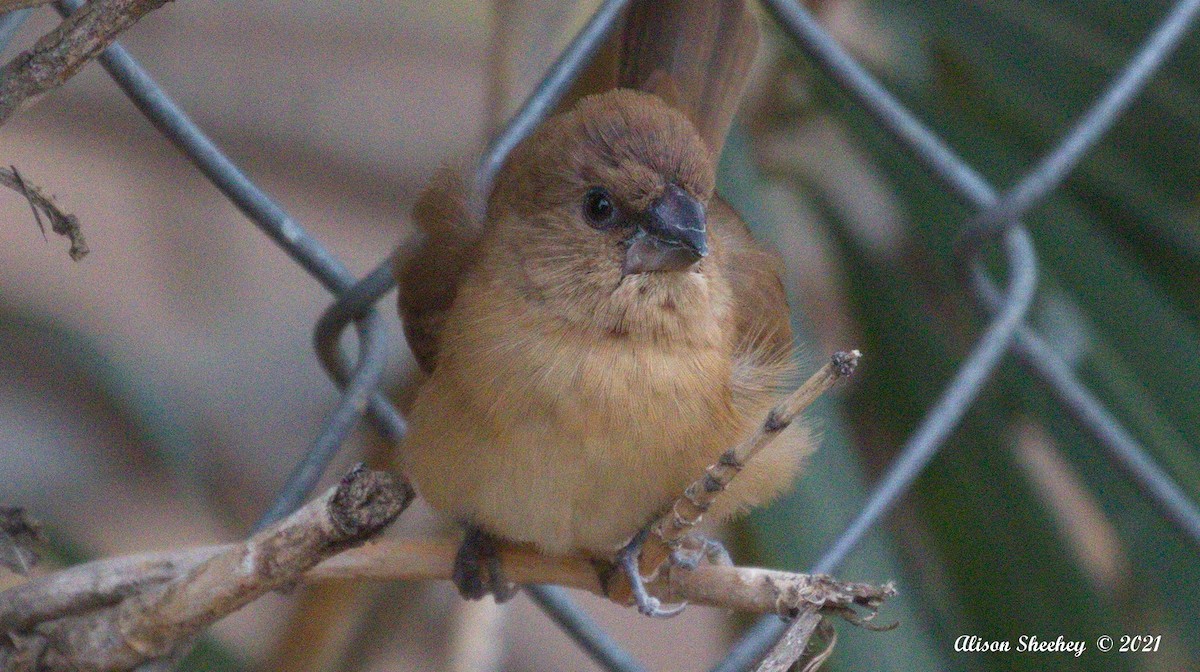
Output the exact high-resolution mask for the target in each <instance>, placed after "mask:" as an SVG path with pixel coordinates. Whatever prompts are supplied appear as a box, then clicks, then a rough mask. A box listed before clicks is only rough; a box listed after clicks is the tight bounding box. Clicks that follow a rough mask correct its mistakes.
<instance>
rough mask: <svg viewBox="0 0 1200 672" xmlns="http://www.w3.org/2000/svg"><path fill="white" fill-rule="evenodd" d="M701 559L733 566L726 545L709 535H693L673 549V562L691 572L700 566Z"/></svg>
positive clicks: (711, 563) (713, 563)
mask: <svg viewBox="0 0 1200 672" xmlns="http://www.w3.org/2000/svg"><path fill="white" fill-rule="evenodd" d="M701 560H708V563H709V564H710V565H723V566H727V567H728V566H732V565H733V558H731V557H729V551H727V550H725V546H724V545H723V544H722V543H721V542H719V541H717V540H715V539H709V538H708V537H702V536H699V535H691V536H689V537H687V538H686V539H685V540H684V542H683V544H681V545H680V546H678V547H677V548H675V549H674V550H673V551H671V564H673V565H675V566H677V567H681V568H683V569H686V570H688V571H689V572H690V571H692V570H693V569H695V568H697V567H699V566H700V561H701Z"/></svg>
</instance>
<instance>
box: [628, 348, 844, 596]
mask: <svg viewBox="0 0 1200 672" xmlns="http://www.w3.org/2000/svg"><path fill="white" fill-rule="evenodd" d="M861 356H862V354H861V353H860V352H859V351H858V350H851V351H849V352H837V353H835V354H834V355H833V357H831V358H830V361H829V362H828V363H826V364H825V366H823V367H821V369H820V370H818V371H817V372H816V373H814V374H813V375H812V376H811V377H810V378H809V379H808V380H807V381H805V383H804V384H803V385H801V386H800V387H799V388H797V389H796V391H794V392H792V393H791V394H790V395H788V396H787V398H785V399H784V400H783V401H781V402H779V404H777V405H776V406H775V407H774V408H772V409H771V411H770V412H769V413H767V417H766V418H765V419H764V420H763V422H762V424H761V425H760V426H759V428H758V430H757V431H755V433H754V434H753V435H752V436H751V437H750V438H748V439H746V440H745V441H743V442H742V443H740V444H738V445H737V446H735V447H733V448H730V449H729V450H727V451H725V452H724V453H723V454H722V455H721V457H720V458H719V459H718V460H717V462H716V464H713V465H712V466H710V467H709V468H708V469H707V470H706V471H705V473H704V475H703V476H702V477H701V478H699V479H697V480H696V481H694V482H693V483H692V484H691V485H689V486H688V487H687V489H686V490H685V491H684V493H683V495H682V496H681V497H679V498H678V499H676V500H675V502H674V503H673V504H672V505H671V508H670V509H669V510H668V511H667V513H665V514H663V516H662V517H661V518H659V520H658V521H657V522H656V523H654V524H653V525H652V526H651V528H650V529H651V530H652V531H653V534H650V535H648V536H647V537H646V542H645V544H644V545H643V546H642V554H641V561H640V566H641V572H642V575H643V576H648V577H654V576H655V575H656V574H657V573H658V571H659V568H660V567H662V565H663V563H665V562H666V561H667V560H668V558H670V555H671V551H672V550H674V549H675V548H677V547H678V546H679V544H680V543H681V542H682V541H683V539H684V538H685V537H686V536H687V535H688V534H689V533H690V532H691V531H692V529H693V528H694V527H695V526H696V525H697V524H699V523H700V521H701V519H702V518H703V517H704V513H705V512H706V511H708V509H709V507H710V506H711V505H712V503H713V502H714V501H716V498H717V497H718V496H719V495H720V494H721V493H722V492H724V491H725V488H727V487H728V486H729V483H730V482H732V481H733V479H734V477H736V476H737V474H738V472H739V471H741V470H742V468H743V467H744V466H745V465H746V463H747V462H748V461H749V460H751V459H753V458H754V456H755V455H757V454H758V453H759V452H760V451H761V450H762V449H763V448H765V447H767V446H768V445H770V443H771V442H772V441H774V440H775V438H776V437H777V436H779V434H780V433H781V432H783V430H784V429H787V427H788V426H789V425H790V424H791V423H792V421H793V420H795V419H796V416H798V415H800V413H802V412H804V410H805V409H806V408H808V407H809V406H811V405H812V403H813V402H814V401H816V400H817V399H818V398H819V397H820V396H821V395H822V394H824V393H825V392H826V391H827V390H829V389H830V388H831V387H833V385H834V384H835V383H837V382H838V381H839V380H842V379H844V378H846V377H848V376H850V375H851V374H852V373H854V369H855V367H857V366H858V360H859V358H860V357H861ZM609 591H610V592H609V596H610V597H612V598H613V599H614V600H617V601H619V602H623V601H626V600H628V599H629V598H630V596H631V592H630V587H629V582H628V580H619V581H615V580H614V581H613V582H611V584H610V586H609Z"/></svg>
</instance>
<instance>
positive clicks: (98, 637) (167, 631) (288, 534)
mask: <svg viewBox="0 0 1200 672" xmlns="http://www.w3.org/2000/svg"><path fill="white" fill-rule="evenodd" d="M413 497H414V493H413V490H412V488H411V487H410V486H409V485H408V484H407V483H405V482H403V481H401V480H399V479H397V478H396V477H394V476H392V475H390V474H388V473H385V472H377V471H375V472H369V471H367V470H365V469H363V468H361V467H360V468H358V469H355V470H354V471H351V472H350V473H349V474H348V475H347V476H346V477H345V478H344V479H343V480H342V482H341V483H340V484H339V485H338V486H337V487H336V488H333V489H331V490H330V491H329V492H327V493H326V494H325V495H323V496H321V497H319V498H318V499H316V500H314V501H313V502H311V503H310V504H308V505H307V506H305V507H303V508H302V509H300V510H299V511H297V512H295V513H294V514H292V515H291V516H289V517H288V518H286V519H285V520H283V521H281V522H280V523H278V524H276V525H275V526H273V527H271V528H269V529H267V530H264V531H262V532H260V533H259V534H256V535H255V536H253V537H251V538H250V539H248V540H247V541H245V542H244V543H239V544H233V545H229V546H223V547H218V548H215V549H200V550H193V551H187V552H184V553H180V554H164V555H162V556H159V557H157V558H155V557H143V558H135V559H123V560H118V561H115V562H109V563H93V564H92V565H84V566H82V567H80V568H75V569H74V570H69V571H68V572H62V573H60V574H59V575H55V576H51V577H48V579H49V580H48V581H36V582H31V584H26V586H22V587H21V588H24V589H25V590H23V591H22V590H21V589H15V590H13V591H8V592H6V593H4V594H3V596H2V597H3V599H2V600H0V625H2V626H3V631H4V632H6V633H7V635H8V640H9V641H8V642H7V643H6V645H4V646H0V668H2V669H6V670H15V671H17V672H24V671H26V670H29V671H33V670H39V671H41V670H126V669H130V668H133V667H134V666H136V665H139V664H141V663H143V662H146V661H151V660H155V659H158V658H162V657H164V656H168V655H170V654H171V652H172V651H173V650H174V649H175V648H176V647H177V646H178V645H179V644H180V643H181V642H185V641H189V640H190V639H192V638H193V637H195V636H197V635H199V634H200V632H201V631H203V629H204V628H206V627H208V626H209V625H211V624H212V623H214V622H216V621H217V620H218V619H220V618H222V617H224V616H226V615H228V614H230V613H232V612H234V611H236V610H238V609H240V608H241V607H243V606H245V605H246V604H248V603H249V602H251V601H253V600H255V599H257V598H258V597H260V596H261V595H263V594H264V593H267V592H269V591H272V590H276V589H278V588H281V587H284V586H286V585H288V584H291V583H294V582H296V581H298V580H299V579H300V578H301V576H302V575H303V574H304V572H305V571H307V570H308V569H310V568H312V567H313V566H314V565H316V564H317V563H318V562H320V561H321V560H323V559H325V558H328V557H330V556H332V555H334V554H336V553H339V552H340V551H342V550H345V549H347V548H349V547H352V546H355V545H357V544H360V543H362V542H363V541H365V540H366V539H367V538H369V537H370V536H372V535H374V534H375V533H376V532H378V531H379V530H382V529H383V528H384V527H386V526H387V525H388V524H390V523H391V522H392V521H393V520H394V519H395V518H396V517H397V516H399V515H400V513H401V512H402V511H403V510H404V509H405V508H406V507H407V506H408V504H409V502H411V501H412V499H413ZM106 565H107V566H106ZM189 565H190V566H189ZM89 566H90V567H92V568H93V569H92V571H87V568H88V567H89ZM77 570H81V571H77ZM97 570H99V571H97ZM172 574H174V576H171V575H172ZM55 589H57V590H59V591H61V592H55ZM69 589H73V590H74V594H67V593H68V592H69ZM10 593H14V594H13V595H10ZM124 595H129V596H128V597H126V598H125V599H123V600H122V599H121V598H122V596H124ZM71 598H75V599H71ZM46 605H51V606H49V607H47V606H46ZM104 605H111V606H104ZM97 606H99V607H102V608H100V609H99V610H98V611H84V613H79V611H80V609H81V607H93V608H94V607H97ZM47 616H49V617H53V618H54V620H46V621H41V622H38V621H37V620H34V619H39V618H43V617H47Z"/></svg>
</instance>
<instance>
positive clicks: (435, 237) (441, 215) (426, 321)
mask: <svg viewBox="0 0 1200 672" xmlns="http://www.w3.org/2000/svg"><path fill="white" fill-rule="evenodd" d="M413 222H414V224H415V225H416V235H414V236H413V237H411V238H410V239H408V240H407V241H405V243H404V244H402V245H401V247H400V250H399V251H398V252H397V254H396V259H395V264H396V269H395V272H396V280H397V282H398V284H399V286H400V291H399V304H400V318H401V320H403V322H404V336H405V338H406V339H407V340H408V346H409V348H410V349H411V350H412V353H413V356H414V357H415V358H416V360H417V364H419V365H420V367H421V370H422V371H424V372H425V373H431V372H432V371H433V369H434V366H435V365H436V364H437V355H438V338H439V335H440V332H441V329H442V323H443V322H444V321H445V318H446V314H447V313H448V312H449V310H450V307H451V305H453V303H454V297H455V296H456V295H457V294H458V285H459V280H460V278H461V276H462V274H463V273H464V272H465V271H466V269H467V267H468V265H469V263H468V262H469V260H470V259H471V257H472V254H473V251H474V248H475V244H476V242H477V241H478V238H479V233H480V229H479V226H478V225H476V223H475V221H474V219H473V218H472V217H471V216H470V214H469V210H468V206H467V189H466V186H465V185H464V184H463V180H462V177H461V174H460V173H459V172H458V171H456V170H452V169H446V170H443V171H442V172H440V173H438V175H437V176H436V177H435V178H434V180H433V183H432V184H431V185H430V186H429V188H428V189H426V190H425V192H424V193H423V194H421V197H420V198H419V199H418V200H417V203H416V206H415V207H414V208H413Z"/></svg>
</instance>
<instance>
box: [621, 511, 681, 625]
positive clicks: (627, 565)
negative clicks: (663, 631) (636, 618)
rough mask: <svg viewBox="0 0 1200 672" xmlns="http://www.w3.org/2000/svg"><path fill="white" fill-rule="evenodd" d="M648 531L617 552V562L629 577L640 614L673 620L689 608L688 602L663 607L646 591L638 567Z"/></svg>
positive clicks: (630, 586)
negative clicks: (673, 617)
mask: <svg viewBox="0 0 1200 672" xmlns="http://www.w3.org/2000/svg"><path fill="white" fill-rule="evenodd" d="M646 532H647V531H646V530H642V531H641V532H638V533H637V534H636V535H634V537H633V539H632V540H631V541H630V542H629V543H628V544H627V545H626V546H625V548H622V549H621V550H620V551H618V552H617V561H618V562H619V563H620V565H621V569H624V570H625V575H626V576H628V577H629V589H630V592H631V593H633V601H634V602H635V603H636V604H637V609H638V611H639V612H640V613H642V614H644V615H646V616H650V617H651V618H671V617H672V616H678V615H679V614H680V613H682V612H683V610H684V608H685V607H687V602H681V603H679V604H677V605H674V606H671V607H665V608H664V607H663V606H662V602H660V601H659V599H658V598H657V597H654V596H652V595H650V593H649V592H648V591H647V590H646V579H645V577H643V576H642V572H641V569H640V568H639V567H638V564H639V561H640V560H641V557H642V544H643V543H644V542H645V541H646Z"/></svg>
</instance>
